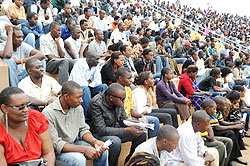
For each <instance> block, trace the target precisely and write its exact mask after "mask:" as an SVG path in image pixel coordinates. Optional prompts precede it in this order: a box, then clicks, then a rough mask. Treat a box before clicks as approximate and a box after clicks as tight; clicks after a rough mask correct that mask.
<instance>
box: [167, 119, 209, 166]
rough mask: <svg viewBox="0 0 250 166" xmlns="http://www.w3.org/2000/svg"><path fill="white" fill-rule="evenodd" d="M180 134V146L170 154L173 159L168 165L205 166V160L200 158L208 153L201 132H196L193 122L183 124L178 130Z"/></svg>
mask: <svg viewBox="0 0 250 166" xmlns="http://www.w3.org/2000/svg"><path fill="white" fill-rule="evenodd" d="M177 131H178V132H179V135H180V139H179V146H178V147H177V148H176V149H175V150H174V151H173V152H171V153H170V155H171V157H170V160H169V162H168V163H167V165H178V164H179V163H181V162H184V163H185V164H187V165H192V166H204V165H205V160H204V159H203V158H202V157H200V156H203V154H204V153H205V152H206V151H207V147H206V146H205V145H204V141H203V140H202V138H201V135H200V132H196V133H195V132H194V129H193V126H192V122H190V121H188V122H185V123H183V124H182V125H181V126H180V127H178V128H177Z"/></svg>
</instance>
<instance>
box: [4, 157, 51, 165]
mask: <svg viewBox="0 0 250 166" xmlns="http://www.w3.org/2000/svg"><path fill="white" fill-rule="evenodd" d="M8 166H47V160H46V159H37V160H29V161H22V162H17V163H11V164H8Z"/></svg>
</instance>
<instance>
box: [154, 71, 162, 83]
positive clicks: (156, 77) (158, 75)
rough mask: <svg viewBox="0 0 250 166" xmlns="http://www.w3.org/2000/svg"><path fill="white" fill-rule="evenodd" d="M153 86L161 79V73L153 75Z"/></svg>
mask: <svg viewBox="0 0 250 166" xmlns="http://www.w3.org/2000/svg"><path fill="white" fill-rule="evenodd" d="M153 77H154V80H155V85H156V84H157V83H158V82H159V81H160V79H161V73H157V74H153Z"/></svg>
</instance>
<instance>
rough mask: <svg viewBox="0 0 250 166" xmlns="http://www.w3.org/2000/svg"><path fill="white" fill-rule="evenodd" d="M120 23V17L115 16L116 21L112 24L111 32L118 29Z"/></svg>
mask: <svg viewBox="0 0 250 166" xmlns="http://www.w3.org/2000/svg"><path fill="white" fill-rule="evenodd" d="M119 22H120V17H119V16H115V17H114V21H113V22H112V23H111V29H110V30H111V31H112V32H113V31H114V30H115V29H117V28H118V24H119Z"/></svg>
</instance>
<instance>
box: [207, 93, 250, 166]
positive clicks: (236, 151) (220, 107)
mask: <svg viewBox="0 0 250 166" xmlns="http://www.w3.org/2000/svg"><path fill="white" fill-rule="evenodd" d="M214 101H215V102H216V104H217V113H216V114H215V115H213V116H212V117H210V118H211V119H213V123H211V126H212V128H213V131H214V135H215V136H222V137H229V138H231V140H232V141H233V149H232V152H231V155H230V159H229V161H235V162H238V163H240V164H244V165H247V162H245V161H244V160H242V159H241V158H240V157H241V156H242V154H241V151H240V150H242V149H244V148H245V147H244V143H243V140H242V137H241V134H240V133H239V130H242V129H243V128H244V124H243V123H241V122H227V121H224V119H226V118H227V117H226V116H228V115H226V114H225V113H224V112H226V109H227V106H226V103H227V100H226V98H224V97H222V96H216V97H214ZM222 114H223V115H222ZM224 114H225V115H226V116H224Z"/></svg>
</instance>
